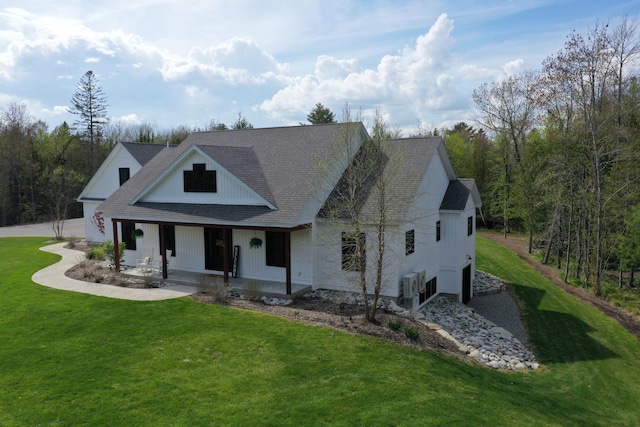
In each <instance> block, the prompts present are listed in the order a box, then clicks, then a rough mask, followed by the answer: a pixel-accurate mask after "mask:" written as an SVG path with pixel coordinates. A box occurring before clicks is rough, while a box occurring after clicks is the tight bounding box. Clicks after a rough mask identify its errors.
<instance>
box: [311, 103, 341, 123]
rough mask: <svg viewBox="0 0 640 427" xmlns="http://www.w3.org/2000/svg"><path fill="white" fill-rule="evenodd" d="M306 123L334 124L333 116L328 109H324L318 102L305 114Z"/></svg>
mask: <svg viewBox="0 0 640 427" xmlns="http://www.w3.org/2000/svg"><path fill="white" fill-rule="evenodd" d="M307 121H308V122H309V123H311V124H312V125H319V124H322V123H335V122H336V120H335V115H334V114H333V113H332V112H331V110H330V109H329V108H327V107H325V106H324V105H322V104H321V103H320V102H318V103H317V104H316V106H315V107H313V109H312V110H311V112H310V113H309V114H307Z"/></svg>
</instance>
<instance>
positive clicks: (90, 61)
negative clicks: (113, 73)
mask: <svg viewBox="0 0 640 427" xmlns="http://www.w3.org/2000/svg"><path fill="white" fill-rule="evenodd" d="M84 62H86V63H93V62H100V58H96V57H89V58H86V59H85V60H84Z"/></svg>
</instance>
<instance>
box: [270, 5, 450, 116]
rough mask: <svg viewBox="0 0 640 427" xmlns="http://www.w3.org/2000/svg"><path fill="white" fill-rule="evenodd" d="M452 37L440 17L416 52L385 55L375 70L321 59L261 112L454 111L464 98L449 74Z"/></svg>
mask: <svg viewBox="0 0 640 427" xmlns="http://www.w3.org/2000/svg"><path fill="white" fill-rule="evenodd" d="M452 31H453V21H452V20H451V19H449V18H448V17H447V15H446V14H442V15H440V17H438V19H437V20H436V22H435V24H433V25H432V26H431V28H430V29H429V31H428V32H427V33H426V34H424V35H421V36H420V37H418V38H417V39H416V42H415V44H414V45H413V46H407V47H405V48H404V49H402V51H401V52H400V53H399V54H396V55H385V56H384V57H382V58H381V59H380V61H379V62H378V64H377V67H376V69H365V70H358V66H357V65H358V62H357V60H355V59H348V60H339V59H336V58H331V57H328V56H326V55H323V56H319V57H318V59H317V61H316V68H315V73H314V74H309V75H306V76H304V77H298V78H295V79H294V80H293V81H292V82H291V83H290V84H288V85H287V86H286V87H284V88H283V89H281V90H279V91H278V92H277V93H276V94H275V95H273V96H272V97H271V99H268V100H266V101H264V102H263V103H262V104H261V105H260V106H259V109H260V110H262V111H264V112H266V113H268V114H269V115H270V116H271V117H280V118H284V117H287V116H294V115H295V116H296V117H300V115H301V114H306V113H307V112H308V111H309V110H310V108H312V107H313V104H314V103H315V102H323V103H325V105H326V104H327V103H328V104H333V105H338V104H343V103H344V102H349V103H350V104H351V105H352V106H355V107H357V106H363V107H364V108H365V109H372V107H375V105H382V104H387V105H390V106H391V108H393V106H394V105H404V106H411V107H410V108H411V110H410V112H409V114H413V115H414V118H415V117H421V116H423V115H426V113H427V112H428V111H429V110H438V109H445V110H446V109H448V108H455V107H456V105H459V104H460V102H461V99H462V97H461V96H460V94H459V89H458V88H457V85H456V82H457V80H458V78H457V77H456V76H455V75H452V74H451V73H450V68H451V61H452V58H451V55H450V53H449V48H450V46H451V44H452V43H453V39H452V37H451V32H452ZM363 104H364V105H363ZM396 113H397V112H396ZM404 114H406V112H405V113H404ZM396 119H398V117H396ZM405 119H406V118H405Z"/></svg>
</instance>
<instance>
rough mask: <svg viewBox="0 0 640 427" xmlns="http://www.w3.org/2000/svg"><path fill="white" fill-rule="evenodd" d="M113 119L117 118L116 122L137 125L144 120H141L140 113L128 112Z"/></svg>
mask: <svg viewBox="0 0 640 427" xmlns="http://www.w3.org/2000/svg"><path fill="white" fill-rule="evenodd" d="M112 120H115V121H116V122H119V123H123V124H127V125H129V124H133V125H137V124H140V123H142V120H140V118H139V117H138V115H137V114H135V113H131V114H127V115H126V116H119V117H113V118H112Z"/></svg>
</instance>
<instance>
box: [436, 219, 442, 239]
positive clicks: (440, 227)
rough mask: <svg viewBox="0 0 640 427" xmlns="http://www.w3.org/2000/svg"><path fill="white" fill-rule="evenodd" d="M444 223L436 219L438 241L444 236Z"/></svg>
mask: <svg viewBox="0 0 640 427" xmlns="http://www.w3.org/2000/svg"><path fill="white" fill-rule="evenodd" d="M441 230H442V224H441V223H440V221H436V242H439V241H440V239H441V238H442V231H441Z"/></svg>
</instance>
